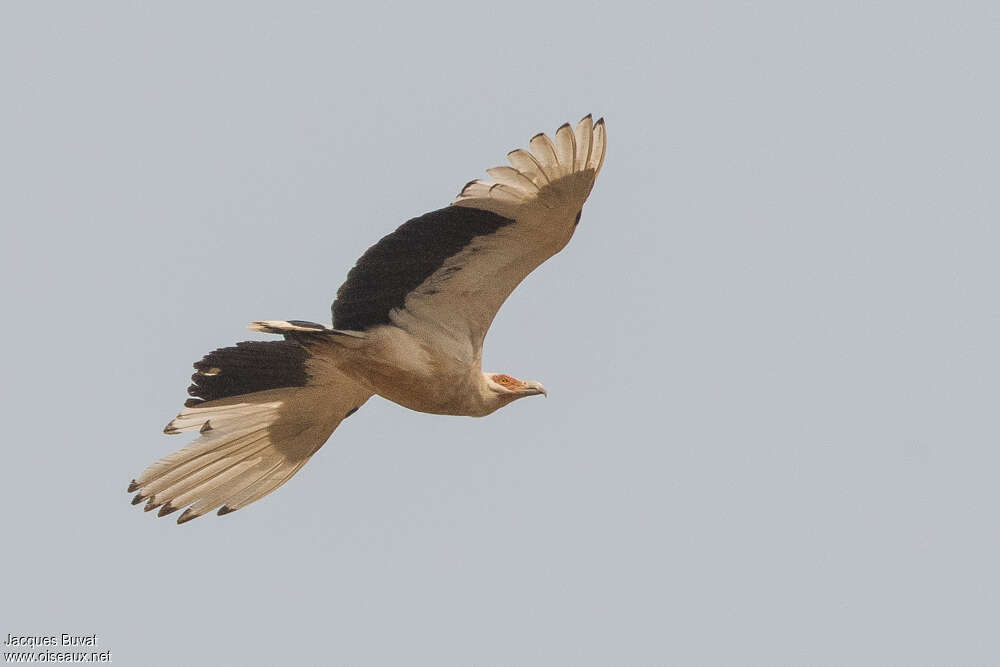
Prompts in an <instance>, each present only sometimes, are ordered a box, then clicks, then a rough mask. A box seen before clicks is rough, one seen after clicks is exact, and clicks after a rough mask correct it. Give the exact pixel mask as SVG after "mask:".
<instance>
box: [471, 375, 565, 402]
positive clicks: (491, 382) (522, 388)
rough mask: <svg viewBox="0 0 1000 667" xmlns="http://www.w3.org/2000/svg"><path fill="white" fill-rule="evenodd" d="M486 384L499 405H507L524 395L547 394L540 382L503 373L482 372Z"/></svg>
mask: <svg viewBox="0 0 1000 667" xmlns="http://www.w3.org/2000/svg"><path fill="white" fill-rule="evenodd" d="M483 377H484V378H485V380H486V386H487V387H488V388H489V391H490V393H492V394H493V395H494V396H495V399H496V400H497V401H498V402H499V403H500V405H507V404H508V403H510V402H511V401H516V400H517V399H519V398H524V397H525V396H537V395H538V394H541V395H543V396H548V395H549V394H548V392H547V391H545V387H544V386H543V385H542V383H541V382H534V381H531V380H529V381H524V380H518V379H517V378H515V377H511V376H509V375H506V374H504V373H483Z"/></svg>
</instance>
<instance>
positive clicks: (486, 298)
mask: <svg viewBox="0 0 1000 667" xmlns="http://www.w3.org/2000/svg"><path fill="white" fill-rule="evenodd" d="M606 136H607V135H606V132H605V127H604V119H600V120H598V121H597V122H596V123H594V122H593V121H592V119H591V117H590V116H589V115H588V116H586V117H584V118H583V120H581V121H580V122H579V124H578V125H577V126H576V129H575V130H574V129H573V128H572V127H571V126H570V125H569V124H565V125H563V126H561V127H560V128H559V129H558V130H556V133H555V138H554V140H553V139H550V138H549V137H548V136H546V135H545V134H537V135H535V136H534V137H533V138H532V139H531V142H530V144H529V147H530V150H521V149H519V150H515V151H512V152H511V153H509V154H508V155H507V157H508V160H509V161H510V164H511V166H509V167H507V166H504V167H494V168H493V169H488V170H487V173H488V174H489V175H490V176H491V177H492V180H489V181H483V180H475V181H472V182H470V183H468V184H467V185H466V186H465V187H464V188H463V189H462V192H461V193H460V194H459V195H458V198H457V199H456V200H455V201H454V203H452V205H451V206H448V207H446V208H443V209H440V210H438V211H433V212H431V213H427V214H425V215H423V216H421V217H419V218H414V219H412V220H410V221H408V222H406V223H405V224H403V225H402V226H401V227H399V229H397V230H396V231H395V232H393V233H392V234H389V235H388V236H386V237H385V238H383V239H382V240H381V241H379V242H378V243H377V244H376V245H374V246H372V247H371V248H369V249H368V251H367V252H366V253H365V254H364V255H363V256H362V257H361V259H359V260H358V262H357V264H356V265H355V266H354V268H353V269H351V272H350V273H349V274H348V276H347V280H346V282H345V283H344V284H343V285H342V286H341V287H340V289H339V290H338V292H337V298H336V301H334V303H333V326H334V328H336V329H342V330H355V331H363V330H365V329H369V328H372V327H374V326H378V325H381V324H395V325H396V326H400V327H402V328H404V329H407V330H409V331H417V332H420V333H423V334H425V337H427V335H429V336H431V337H436V338H438V339H440V338H442V337H443V338H446V339H448V340H449V341H450V342H451V343H452V344H453V345H456V346H457V347H455V348H454V351H455V353H456V354H458V355H460V356H462V357H467V359H466V360H467V361H469V362H475V363H478V361H479V355H480V353H481V349H482V342H483V338H484V337H485V335H486V331H487V329H489V326H490V324H491V323H492V321H493V318H494V317H495V316H496V313H497V311H498V310H499V309H500V306H501V305H503V302H504V301H505V300H506V299H507V297H508V296H509V295H510V293H511V292H512V291H514V288H515V287H517V286H518V284H520V282H521V281H522V280H524V278H525V277H526V276H527V275H528V274H529V273H531V272H532V271H533V270H534V269H535V268H536V267H537V266H539V265H540V264H541V263H542V262H544V261H545V260H547V259H548V258H549V257H551V256H552V255H554V254H556V253H557V252H559V251H560V250H562V249H563V247H564V246H565V245H566V244H567V243H568V242H569V240H570V238H571V237H572V236H573V232H574V231H575V229H576V225H577V223H578V222H579V221H580V215H581V210H582V208H583V204H584V202H585V201H586V200H587V196H588V195H589V194H590V191H591V189H592V188H593V186H594V181H595V180H596V178H597V174H598V173H599V172H600V170H601V166H602V164H603V163H604V154H605V148H606V145H607V142H606Z"/></svg>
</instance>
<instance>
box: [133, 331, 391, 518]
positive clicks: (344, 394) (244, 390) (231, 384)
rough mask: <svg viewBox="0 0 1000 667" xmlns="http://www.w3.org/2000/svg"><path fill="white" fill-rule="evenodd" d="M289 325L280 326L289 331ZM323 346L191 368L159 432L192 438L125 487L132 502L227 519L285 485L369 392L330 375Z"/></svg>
mask: <svg viewBox="0 0 1000 667" xmlns="http://www.w3.org/2000/svg"><path fill="white" fill-rule="evenodd" d="M286 324H287V323H286ZM324 349H325V346H324V345H323V344H322V343H321V342H307V343H305V344H300V343H299V342H296V341H293V340H288V341H253V342H245V343H239V344H237V345H236V346H235V347H227V348H222V349H220V350H216V351H214V352H212V353H210V354H208V355H206V356H205V358H204V359H202V360H201V361H199V362H198V363H196V364H195V365H194V366H195V369H196V371H197V372H196V373H195V374H194V375H193V376H192V378H191V379H192V380H193V381H194V384H192V385H191V387H190V388H189V389H188V393H190V394H191V395H192V396H193V397H194V398H191V399H188V401H187V402H186V403H185V409H184V410H182V411H181V413H180V414H178V415H177V417H175V418H174V419H173V421H171V422H170V423H169V424H167V427H166V428H165V429H164V432H165V433H168V434H174V433H182V432H185V431H198V432H199V433H200V435H199V437H198V438H197V439H196V440H195V441H194V442H192V443H191V444H189V445H188V446H187V447H185V448H183V449H181V450H179V451H176V452H174V453H173V454H170V455H169V456H166V457H164V458H162V459H160V460H159V461H157V462H156V463H154V464H152V465H151V466H149V467H148V468H146V470H145V471H143V473H142V474H141V475H139V477H137V478H136V479H135V480H134V481H133V482H132V484H131V485H130V486H129V491H130V492H132V491H138V494H137V495H136V496H135V498H133V500H132V503H133V504H138V503H140V502H143V501H145V502H146V507H145V509H146V511H149V510H152V509H156V508H159V513H158V514H159V516H165V515H167V514H170V513H171V512H174V511H176V510H179V509H181V508H183V507H187V509H186V510H185V511H184V512H183V513H182V514H181V515H180V517H178V519H177V523H184V522H186V521H189V520H191V519H194V518H197V517H199V516H201V515H202V514H205V513H206V512H210V511H212V510H214V509H216V508H219V514H227V513H229V512H233V511H235V510H238V509H240V508H241V507H245V506H246V505H249V504H250V503H252V502H254V501H255V500H259V499H260V498H263V497H264V496H266V495H267V494H269V493H271V492H272V491H274V490H275V489H277V488H278V487H279V486H281V485H282V484H284V483H285V482H286V481H288V479H289V478H291V477H292V475H294V474H295V473H296V472H298V471H299V469H300V468H301V467H302V466H303V465H305V463H306V461H308V460H309V458H310V457H311V456H312V455H313V454H315V453H316V450H318V449H319V448H320V447H322V446H323V443H325V442H326V440H327V438H329V437H330V434H331V433H333V430H334V429H335V428H337V426H339V425H340V422H341V421H343V420H344V419H345V418H346V417H347V416H349V415H350V414H352V413H353V412H354V411H355V410H357V409H358V408H359V407H360V406H361V405H362V404H363V403H364V402H365V401H367V400H368V399H369V398H370V397H371V396H372V393H371V392H370V391H367V390H365V389H363V388H362V387H360V386H359V385H358V384H357V383H356V382H354V381H353V380H351V379H350V378H348V377H347V376H345V375H343V374H342V373H340V371H338V370H337V369H336V367H335V366H334V364H333V363H332V359H331V357H330V356H328V355H327V354H324Z"/></svg>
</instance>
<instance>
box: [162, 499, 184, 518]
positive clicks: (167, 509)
mask: <svg viewBox="0 0 1000 667" xmlns="http://www.w3.org/2000/svg"><path fill="white" fill-rule="evenodd" d="M179 509H180V508H179V507H174V506H173V505H171V504H170V503H169V502H168V503H167V504H166V505H164V506H163V507H161V508H160V511H159V512H157V513H156V516H167V515H168V514H173V513H174V512H176V511H177V510H179Z"/></svg>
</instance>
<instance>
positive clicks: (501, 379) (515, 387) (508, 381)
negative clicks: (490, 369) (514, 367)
mask: <svg viewBox="0 0 1000 667" xmlns="http://www.w3.org/2000/svg"><path fill="white" fill-rule="evenodd" d="M492 379H493V381H494V382H496V383H497V384H498V385H500V386H501V387H504V388H506V389H510V390H511V391H520V390H521V389H522V388H524V383H523V382H521V381H520V380H518V379H517V378H514V377H511V376H509V375H504V374H502V373H501V374H500V375H494V376H492Z"/></svg>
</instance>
